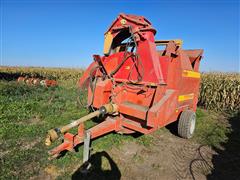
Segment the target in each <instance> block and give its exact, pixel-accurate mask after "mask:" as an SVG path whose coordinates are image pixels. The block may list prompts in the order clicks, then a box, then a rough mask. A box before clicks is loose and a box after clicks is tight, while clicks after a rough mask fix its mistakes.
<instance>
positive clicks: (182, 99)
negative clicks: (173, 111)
mask: <svg viewBox="0 0 240 180" xmlns="http://www.w3.org/2000/svg"><path fill="white" fill-rule="evenodd" d="M193 98H194V93H191V94H185V95H180V96H178V101H179V102H182V101H186V100H190V99H193Z"/></svg>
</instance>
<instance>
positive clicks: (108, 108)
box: [45, 104, 117, 146]
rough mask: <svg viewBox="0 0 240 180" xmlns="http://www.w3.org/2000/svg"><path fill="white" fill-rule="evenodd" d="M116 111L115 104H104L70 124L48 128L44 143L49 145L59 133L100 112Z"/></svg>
mask: <svg viewBox="0 0 240 180" xmlns="http://www.w3.org/2000/svg"><path fill="white" fill-rule="evenodd" d="M116 111H117V106H116V105H115V104H106V105H104V106H102V107H100V108H99V110H97V111H94V112H92V113H90V114H88V115H86V116H84V117H82V118H80V119H78V120H75V121H73V122H72V123H70V124H67V125H65V126H62V127H61V128H55V129H50V130H49V131H48V133H47V137H46V140H45V145H46V146H50V145H51V144H52V142H54V141H55V140H57V139H58V138H59V135H60V134H64V133H66V132H67V131H69V130H70V129H72V128H74V127H76V126H78V125H79V124H81V123H83V122H85V121H87V120H89V119H92V118H94V117H96V116H99V115H100V114H103V115H104V114H107V113H110V114H111V113H114V112H116Z"/></svg>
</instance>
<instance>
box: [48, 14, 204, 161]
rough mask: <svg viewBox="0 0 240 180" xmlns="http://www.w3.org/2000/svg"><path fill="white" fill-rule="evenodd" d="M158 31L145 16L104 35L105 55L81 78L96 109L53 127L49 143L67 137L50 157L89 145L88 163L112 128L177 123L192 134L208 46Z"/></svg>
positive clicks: (129, 18)
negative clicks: (188, 44)
mask: <svg viewBox="0 0 240 180" xmlns="http://www.w3.org/2000/svg"><path fill="white" fill-rule="evenodd" d="M155 34H156V30H155V29H154V28H153V27H152V25H151V23H150V22H149V21H148V20H147V19H146V18H145V17H143V16H135V15H126V14H120V15H119V16H118V17H117V19H116V20H115V21H114V22H113V23H112V25H111V26H110V27H109V28H108V30H107V31H106V33H105V36H104V55H103V56H99V55H93V59H94V61H93V62H92V63H91V64H90V66H89V67H88V68H87V70H86V71H85V72H84V74H83V76H82V78H81V79H80V80H79V82H78V85H79V87H80V88H82V87H87V88H88V102H87V103H88V107H89V108H90V109H91V110H92V112H91V113H90V114H88V115H87V116H84V117H82V118H80V119H78V120H76V121H73V122H72V123H70V124H68V125H66V126H63V127H60V128H55V129H51V130H49V131H48V134H47V138H46V142H45V143H46V145H51V143H52V142H53V141H55V140H56V139H58V138H59V137H60V136H61V135H63V137H64V141H63V143H62V144H60V145H59V146H57V147H56V148H54V149H52V150H51V151H49V154H50V155H52V156H53V157H57V156H58V155H59V154H60V152H61V151H64V150H68V151H73V149H74V147H75V146H77V145H78V144H80V143H84V155H83V161H84V162H86V161H88V158H89V144H90V140H91V139H94V138H97V137H99V136H102V135H104V134H107V133H109V132H113V131H115V132H117V133H121V134H129V133H134V132H140V133H143V134H148V133H151V132H153V131H155V130H157V129H159V128H161V127H163V126H166V125H168V124H170V123H172V122H174V121H178V133H179V135H180V136H181V137H183V138H191V137H192V135H193V132H194V129H195V121H196V115H195V111H196V107H197V102H198V93H199V83H200V73H199V64H200V60H201V58H202V54H203V50H202V49H196V50H183V49H182V41H181V40H155V38H154V36H155ZM158 46H163V48H161V49H163V50H157V47H158ZM99 116H101V117H103V118H102V121H101V122H100V123H99V124H97V125H96V126H94V127H92V128H90V129H87V130H85V129H84V124H83V123H84V121H86V120H89V119H91V118H94V117H99ZM73 127H78V133H77V134H71V133H69V132H68V131H69V130H70V129H71V128H73Z"/></svg>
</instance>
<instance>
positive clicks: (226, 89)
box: [199, 73, 240, 111]
mask: <svg viewBox="0 0 240 180" xmlns="http://www.w3.org/2000/svg"><path fill="white" fill-rule="evenodd" d="M199 105H201V106H203V107H205V108H207V109H215V110H219V111H226V110H227V111H229V110H230V111H240V74H239V73H203V74H202V78H201V90H200V96H199Z"/></svg>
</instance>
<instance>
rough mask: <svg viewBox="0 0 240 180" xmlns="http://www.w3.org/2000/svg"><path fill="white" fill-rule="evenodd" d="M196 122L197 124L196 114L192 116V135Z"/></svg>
mask: <svg viewBox="0 0 240 180" xmlns="http://www.w3.org/2000/svg"><path fill="white" fill-rule="evenodd" d="M195 124H196V118H195V116H192V118H191V125H190V134H191V135H192V134H193V132H194V129H195Z"/></svg>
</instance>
